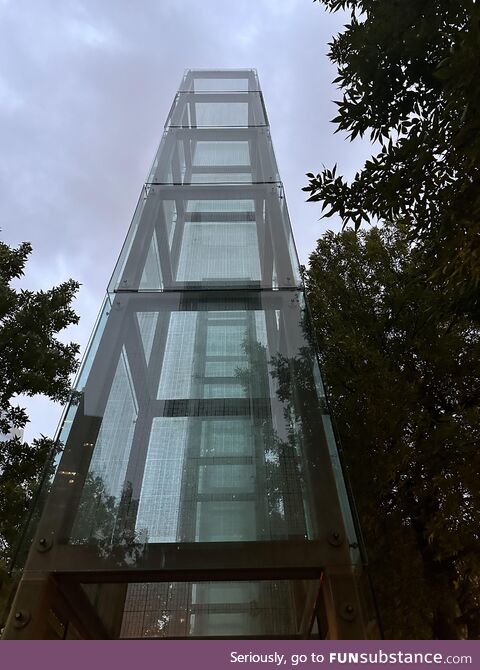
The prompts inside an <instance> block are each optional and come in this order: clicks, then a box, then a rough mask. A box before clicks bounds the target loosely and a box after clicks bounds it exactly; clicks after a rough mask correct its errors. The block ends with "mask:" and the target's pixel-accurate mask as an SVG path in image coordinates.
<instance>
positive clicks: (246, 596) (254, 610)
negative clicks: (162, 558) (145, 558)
mask: <svg viewBox="0 0 480 670" xmlns="http://www.w3.org/2000/svg"><path fill="white" fill-rule="evenodd" d="M82 588H83V591H84V593H85V595H86V597H87V598H88V600H89V601H90V603H91V604H92V605H93V607H94V608H95V612H96V615H97V616H98V618H99V620H100V621H101V622H102V624H103V626H104V628H105V630H106V631H107V632H108V634H109V636H110V637H112V638H119V639H159V638H162V639H165V638H177V637H180V638H199V637H200V638H202V637H210V638H212V637H213V638H222V637H224V638H232V637H296V636H307V635H308V634H309V633H310V630H311V628H312V624H313V620H314V617H315V606H316V604H317V602H318V593H319V589H320V581H319V580H306V579H295V580H261V581H218V582H211V581H205V582H172V581H170V582H136V583H135V582H133V583H130V584H108V585H105V584H83V585H82Z"/></svg>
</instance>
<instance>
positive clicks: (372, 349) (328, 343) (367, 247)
mask: <svg viewBox="0 0 480 670" xmlns="http://www.w3.org/2000/svg"><path fill="white" fill-rule="evenodd" d="M409 237H410V233H409V226H408V225H406V226H401V225H399V224H398V223H397V224H393V223H391V224H387V225H384V226H383V227H381V228H377V227H372V228H371V229H369V230H368V231H367V232H365V231H362V230H360V231H359V232H357V233H355V231H353V230H345V231H344V232H342V233H340V234H338V235H335V234H333V233H332V232H327V233H326V234H325V235H324V236H323V237H322V238H321V239H320V240H319V241H318V243H317V248H316V250H315V252H314V253H312V255H311V256H310V267H309V270H308V271H307V272H306V273H305V280H306V285H307V291H308V296H309V302H310V305H311V308H312V314H313V321H314V326H315V330H316V335H317V338H318V343H319V349H320V356H321V362H322V367H323V372H324V375H325V378H326V382H327V384H328V388H329V391H330V396H331V402H332V408H333V414H334V416H335V418H336V423H337V427H338V430H339V433H340V436H341V440H342V444H343V451H344V455H345V457H346V461H347V463H348V467H349V473H350V480H351V482H352V485H353V489H354V493H355V497H356V502H357V505H358V508H359V512H360V517H361V523H362V528H363V532H364V535H365V539H366V545H367V552H368V554H369V557H370V563H371V573H372V578H373V582H374V585H375V588H376V594H377V599H378V602H379V606H380V612H381V614H382V619H383V625H384V628H385V634H386V636H387V637H388V638H396V639H409V638H413V639H418V638H427V639H430V638H437V639H456V638H470V639H477V638H478V637H479V635H480V582H479V580H480V542H479V527H480V526H479V522H480V511H479V510H480V451H479V449H478V446H479V438H480V409H479V399H480V332H479V329H478V327H477V326H476V324H475V322H474V320H473V319H472V318H470V317H469V316H468V315H466V314H458V313H456V314H452V313H451V311H450V308H449V303H450V299H451V298H450V295H449V294H448V293H446V292H445V291H443V290H441V288H440V287H439V286H438V283H437V282H436V281H435V280H434V279H433V280H432V279H431V276H432V268H433V266H435V264H436V261H437V259H436V258H435V257H434V258H432V263H431V264H430V265H428V263H427V262H426V260H425V255H424V250H423V249H422V248H421V246H419V245H413V244H412V243H411V242H410V241H409Z"/></svg>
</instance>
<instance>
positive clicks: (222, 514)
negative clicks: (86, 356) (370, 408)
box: [44, 291, 354, 558]
mask: <svg viewBox="0 0 480 670" xmlns="http://www.w3.org/2000/svg"><path fill="white" fill-rule="evenodd" d="M302 300H303V298H302V295H301V294H298V293H297V292H295V291H288V292H287V291H283V292H280V291H276V292H275V291H273V292H268V291H261V292H252V291H249V292H241V291H229V292H215V293H214V292H212V293H209V294H206V295H205V294H203V293H198V294H195V293H194V292H188V293H180V292H179V293H168V294H167V293H165V294H159V295H157V296H155V295H149V294H145V295H142V294H118V295H117V296H116V297H115V300H114V303H113V306H112V309H111V311H110V313H109V315H108V320H107V323H106V326H105V330H104V332H103V334H102V338H101V339H100V341H99V344H98V349H97V351H96V353H95V357H94V360H93V363H92V365H91V369H90V374H89V377H88V379H87V381H86V385H85V387H84V388H82V389H78V391H79V396H78V401H77V403H78V404H77V405H76V407H75V412H74V415H73V416H72V413H70V414H69V421H70V423H69V426H68V435H67V429H66V430H65V431H64V436H65V442H66V445H65V450H64V454H63V457H62V461H61V463H60V466H59V469H58V472H57V476H56V479H55V482H54V485H53V489H52V494H51V496H50V499H49V501H50V506H52V505H53V507H54V509H55V510H56V511H55V514H54V518H55V519H56V521H57V523H60V527H61V530H60V531H58V530H57V536H58V539H59V541H60V542H68V543H70V544H72V545H74V546H81V545H89V546H92V547H94V548H96V550H97V551H98V552H99V554H100V555H102V556H103V557H104V558H106V557H108V556H109V555H110V554H111V555H113V554H115V552H117V553H118V551H119V548H120V547H124V548H127V547H129V546H139V545H141V546H146V545H149V544H150V543H153V544H159V543H160V544H161V543H178V542H187V543H192V542H193V543H195V542H200V543H209V542H214V543H218V542H224V543H225V542H227V543H228V542H246V543H248V542H254V541H258V540H286V539H290V540H291V539H302V538H304V539H316V538H319V537H321V536H324V535H325V533H326V532H327V531H328V529H330V528H333V527H336V528H344V527H345V525H346V526H348V525H349V519H348V518H346V519H342V518H341V517H339V516H338V514H339V509H338V506H337V505H332V500H337V499H338V495H339V492H340V495H344V493H343V490H342V489H341V486H342V485H343V480H342V479H341V472H338V471H337V472H335V471H334V469H333V468H332V465H331V456H330V452H331V450H332V446H331V445H329V440H330V436H329V435H328V434H327V431H326V424H325V418H326V417H328V413H327V410H326V406H325V399H324V397H323V395H322V388H321V386H319V385H318V380H319V373H318V365H317V361H316V356H315V352H314V350H313V348H312V345H311V344H310V340H309V335H308V324H307V321H306V319H307V316H306V313H305V310H304V307H303V304H302ZM95 341H96V342H97V341H98V338H95ZM338 479H340V481H339V482H337V480H338ZM346 512H347V513H348V509H346ZM59 514H60V517H61V520H60V519H59ZM49 516H50V517H51V516H52V515H51V511H50V513H49V512H48V510H47V511H46V515H45V521H46V523H47V526H48V524H49V523H51V519H50V520H49ZM44 532H45V533H46V534H48V531H47V530H45V531H44ZM349 533H353V529H349ZM349 537H350V538H352V542H353V541H354V538H353V536H351V535H350V536H349ZM125 550H126V549H125Z"/></svg>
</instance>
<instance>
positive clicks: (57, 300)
mask: <svg viewBox="0 0 480 670" xmlns="http://www.w3.org/2000/svg"><path fill="white" fill-rule="evenodd" d="M31 250H32V247H31V245H30V244H28V243H23V244H21V245H20V246H19V247H18V248H16V249H13V248H10V247H9V246H8V245H6V244H5V243H3V242H0V370H1V375H0V434H2V433H3V435H4V436H5V437H6V439H4V440H3V441H0V585H1V581H4V580H6V570H7V567H8V564H9V562H10V560H11V559H12V554H13V551H14V547H15V544H16V542H17V541H18V537H19V533H20V530H21V528H22V524H23V521H24V518H25V515H26V512H27V510H28V507H29V503H30V501H31V499H32V496H33V493H34V491H35V489H36V487H37V485H38V483H39V481H40V478H41V476H42V472H43V471H44V467H45V463H46V460H47V457H48V456H49V454H51V453H52V451H55V449H56V446H55V445H54V443H53V441H52V440H50V439H48V438H46V437H43V436H42V437H41V438H40V439H36V440H33V442H32V444H27V443H25V442H22V440H21V439H20V438H19V437H18V436H17V437H14V436H12V433H13V431H14V429H22V428H24V427H25V425H26V423H27V421H28V417H27V414H26V411H25V409H24V408H21V407H18V406H17V404H16V402H15V398H16V397H17V396H19V395H27V396H34V395H36V394H42V395H45V396H47V397H48V398H51V399H52V400H56V401H59V402H66V401H67V400H68V399H69V397H70V392H71V390H70V377H71V375H72V374H73V373H74V372H75V370H76V369H77V366H78V362H77V354H78V351H79V347H78V345H77V344H73V343H69V344H63V343H62V342H60V341H58V340H57V339H56V335H57V333H58V332H60V331H61V330H63V329H64V328H66V327H67V326H69V325H70V324H76V323H77V322H78V316H77V315H76V314H75V312H74V311H73V309H72V307H71V302H72V299H73V297H74V296H75V294H76V292H77V290H78V288H79V284H78V283H77V282H75V281H73V280H69V281H66V282H64V283H63V284H60V285H59V286H57V287H54V288H52V289H50V290H48V291H37V292H34V291H26V290H16V289H14V288H13V287H12V286H11V284H12V281H13V280H15V279H18V278H20V277H21V276H22V275H23V273H24V267H25V263H26V261H27V258H28V256H29V254H30V253H31ZM4 586H5V585H4Z"/></svg>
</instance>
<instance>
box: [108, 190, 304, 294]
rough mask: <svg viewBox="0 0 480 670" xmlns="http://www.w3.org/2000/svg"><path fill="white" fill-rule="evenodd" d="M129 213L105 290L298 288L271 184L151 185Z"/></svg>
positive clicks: (287, 229) (284, 217) (281, 209)
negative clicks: (134, 213)
mask: <svg viewBox="0 0 480 670" xmlns="http://www.w3.org/2000/svg"><path fill="white" fill-rule="evenodd" d="M137 213H138V216H136V217H135V219H134V222H133V224H132V226H131V229H130V231H129V234H128V237H127V241H126V243H125V246H124V251H123V252H122V255H121V257H120V259H119V262H118V264H117V268H116V270H115V272H114V275H113V278H112V281H111V283H110V286H109V290H110V291H121V290H128V291H132V290H142V291H166V290H186V289H194V290H197V289H205V290H217V289H219V288H223V287H225V288H267V289H272V288H292V287H295V286H296V287H299V286H301V277H300V270H299V264H298V258H297V255H296V251H295V245H294V242H293V236H292V231H291V226H290V221H289V219H288V213H287V210H286V207H285V199H284V197H283V191H282V189H281V188H280V186H279V185H276V184H274V185H270V184H265V185H250V186H240V185H230V186H223V187H222V188H221V189H219V188H216V187H214V186H157V185H155V186H150V187H149V188H148V192H147V193H146V194H145V195H144V201H143V203H142V205H141V206H140V205H139V207H137ZM139 217H140V218H139Z"/></svg>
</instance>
